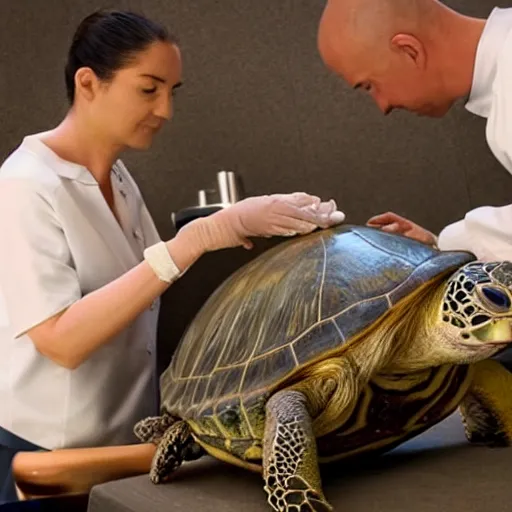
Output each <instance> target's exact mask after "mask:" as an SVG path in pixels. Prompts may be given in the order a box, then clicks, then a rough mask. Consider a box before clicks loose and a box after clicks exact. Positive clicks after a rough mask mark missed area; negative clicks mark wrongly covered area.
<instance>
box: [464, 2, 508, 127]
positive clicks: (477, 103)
mask: <svg viewBox="0 0 512 512" xmlns="http://www.w3.org/2000/svg"><path fill="white" fill-rule="evenodd" d="M511 29H512V9H510V8H509V9H502V8H499V7H495V8H494V9H493V10H492V12H491V14H490V15H489V17H488V18H487V22H486V24H485V27H484V30H483V32H482V35H481V37H480V41H479V43H478V47H477V52H476V59H475V67H474V72H473V82H472V85H471V92H470V94H469V98H468V101H467V103H466V105H465V106H466V109H467V110H469V111H470V112H472V113H473V114H476V115H478V116H482V117H488V116H489V112H490V109H491V101H492V87H493V82H494V78H495V77H496V64H497V61H498V57H499V53H500V50H501V48H502V47H503V43H504V42H505V38H506V36H507V33H508V32H509V31H510V30H511Z"/></svg>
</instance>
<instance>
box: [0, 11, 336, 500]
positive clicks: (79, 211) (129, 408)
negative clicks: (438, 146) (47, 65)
mask: <svg viewBox="0 0 512 512" xmlns="http://www.w3.org/2000/svg"><path fill="white" fill-rule="evenodd" d="M65 78H66V86H67V93H68V96H69V100H70V103H71V108H70V110H69V112H68V114H67V115H66V117H65V119H64V120H63V121H62V123H61V124H59V125H58V126H57V127H56V128H54V129H52V130H50V131H47V132H44V133H39V134H35V135H31V136H28V137H26V138H25V139H24V140H23V142H22V143H21V145H20V146H19V147H18V148H17V149H16V150H15V151H14V152H13V153H12V154H11V155H10V156H9V157H8V158H7V160H6V161H5V162H4V164H3V166H2V168H1V170H0V233H1V237H2V238H1V239H2V243H1V246H0V404H1V406H0V427H1V428H0V464H1V466H0V479H1V480H0V487H2V484H3V490H2V495H1V496H0V502H2V501H9V500H15V499H16V496H15V494H14V488H13V484H12V478H11V477H10V476H9V468H10V462H11V459H12V457H13V455H14V454H15V453H16V451H19V450H38V449H44V450H52V449H56V448H72V447H87V446H107V445H116V444H124V443H130V442H133V441H134V438H133V437H132V428H133V425H134V424H135V422H136V421H137V420H139V419H140V418H142V417H146V416H148V415H151V414H154V413H155V412H156V411H155V395H156V393H155V364H154V351H155V336H156V322H157V314H158V300H159V299H158V298H159V296H160V295H161V294H162V293H163V292H164V291H165V290H166V289H167V288H168V287H169V286H170V285H171V284H172V282H173V281H175V280H176V279H177V278H179V276H180V275H181V274H182V273H183V272H185V270H186V269H187V268H189V267H190V266H191V265H192V264H193V263H194V262H195V261H196V260H197V259H198V258H199V257H200V256H201V255H202V254H204V253H205V252H207V251H214V250H217V249H221V248H227V247H235V246H239V245H243V246H245V247H246V248H250V247H251V242H250V240H249V238H250V237H253V236H265V237H267V236H273V235H292V234H304V233H308V232H310V231H312V230H313V229H315V228H317V227H327V226H329V225H332V224H335V223H338V222H341V221H342V220H343V214H342V213H341V212H336V211H335V205H334V202H332V201H331V202H329V203H321V202H320V200H319V199H318V198H316V197H313V196H310V195H308V194H302V193H299V194H288V195H286V194H283V195H274V196H264V197H253V198H249V199H246V200H243V201H240V202H239V203H236V204H235V205H233V206H231V207H229V208H226V209H224V210H223V211H220V212H218V213H216V214H214V215H212V216H210V217H207V218H204V219H199V220H197V221H194V222H192V223H190V224H188V225H187V226H186V227H185V228H183V229H182V230H180V232H179V233H178V234H177V235H176V236H175V237H174V238H173V239H172V240H169V241H166V242H163V241H161V240H160V238H159V236H158V233H157V231H156V229H155V226H154V224H153V221H152V219H151V217H150V214H149V212H148V210H147V208H146V205H145V204H144V201H143V199H142V197H141V195H140V192H139V190H138V188H137V185H136V184H135V182H134V181H133V179H132V177H131V176H130V174H129V172H128V170H127V169H126V167H125V166H124V165H123V163H122V162H121V161H120V160H119V154H120V152H121V151H122V150H124V149H125V148H135V149H146V148H148V147H149V146H150V144H151V141H152V139H153V137H154V135H155V134H156V133H157V131H158V130H159V128H160V127H161V126H162V124H163V123H164V121H166V120H168V119H170V118H171V115H172V107H173V94H174V91H175V89H176V88H177V87H178V86H179V85H180V83H181V59H180V51H179V48H178V46H177V44H176V41H175V39H174V38H173V37H172V36H170V35H169V34H168V33H167V32H166V31H165V30H164V29H163V28H162V27H161V26H159V25H157V24H156V23H154V22H152V21H150V20H147V19H145V18H143V17H141V16H138V15H136V14H133V13H128V12H103V13H94V14H92V15H91V16H89V17H87V18H86V19H84V20H83V22H82V23H81V24H80V26H79V27H78V30H77V32H76V34H75V36H74V38H73V42H72V45H71V47H70V50H69V55H68V62H67V65H66V70H65ZM176 314H179V312H176Z"/></svg>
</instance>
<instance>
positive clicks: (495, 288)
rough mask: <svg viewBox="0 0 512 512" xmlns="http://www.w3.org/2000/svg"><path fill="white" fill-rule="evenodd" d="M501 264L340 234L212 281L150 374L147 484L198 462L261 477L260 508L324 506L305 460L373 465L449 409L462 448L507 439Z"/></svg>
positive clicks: (304, 242) (145, 423)
mask: <svg viewBox="0 0 512 512" xmlns="http://www.w3.org/2000/svg"><path fill="white" fill-rule="evenodd" d="M511 286H512V264H511V263H508V262H496V263H482V262H478V261H475V257H474V256H473V255H472V254H470V253H467V252H458V251H456V252H440V251H437V250H434V249H433V248H431V247H428V246H426V245H423V244H421V243H418V242H416V241H414V240H411V239H409V238H405V237H402V236H399V235H393V234H388V233H385V232H383V231H380V230H376V229H372V228H368V227H359V226H349V225H342V226H339V227H337V228H335V229H330V230H323V231H317V232H315V233H313V234H311V235H308V236H305V237H298V238H295V239H293V240H290V241H288V242H286V243H283V244H281V245H279V246H277V247H275V248H273V249H272V250H269V251H267V252H265V253H264V254H262V255H260V256H259V257H258V258H256V259H255V260H253V261H252V262H250V263H249V264H247V265H246V266H244V267H243V268H241V269H240V270H239V271H237V272H236V273H234V274H233V275H232V276H231V277H230V278H229V279H227V280H226V281H225V282H224V283H223V285H222V286H220V287H219V289H218V290H217V291H216V292H215V293H214V294H213V295H212V296H211V297H210V299H209V300H208V301H207V302H206V304H205V305H204V306H203V308H202V309H201V311H200V312H199V313H198V315H197V316H196V318H195V319H194V321H193V323H192V324H191V325H190V327H189V329H188V330H187V332H186V333H185V336H184V337H183V339H182V341H181V343H180V346H179V347H178V349H177V351H176V354H175V355H174V358H173V360H172V362H171V364H170V366H169V367H168V369H167V370H166V371H165V372H164V374H163V375H162V377H161V393H162V416H160V417H157V418H148V419H146V420H142V421H141V422H139V423H138V424H137V425H136V428H135V432H136V433H137V435H138V437H139V439H141V440H142V441H146V442H154V443H156V444H158V449H157V452H156V455H155V458H154V461H153V465H152V469H151V474H150V476H151V479H152V481H153V482H155V483H157V482H161V481H163V480H165V479H167V478H168V477H169V475H170V474H171V473H172V471H174V470H175V469H176V468H177V467H178V466H179V465H180V464H181V462H182V461H183V460H193V459H195V458H198V457H200V456H201V455H203V454H204V453H209V454H211V455H213V456H215V457H217V458H219V459H222V460H225V461H228V462H231V463H233V464H237V465H240V466H243V467H246V468H248V469H253V470H256V471H262V472H263V477H264V480H265V490H266V492H267V495H268V502H269V504H270V506H271V507H272V508H273V509H274V510H286V511H292V510H293V511H299V510H300V511H304V510H315V511H324V510H330V509H331V507H330V505H329V504H328V502H327V501H326V499H325V497H324V495H323V492H322V486H321V481H320V475H319V468H318V464H319V462H328V461H332V460H337V459H342V458H344V457H348V456H353V455H356V454H360V453H365V452H370V451H372V452H376V453H381V452H384V451H386V450H390V449H392V448H394V447H395V446H397V445H398V444H400V443H403V442H404V441H406V440H408V439H410V438H411V437H413V436H416V435H418V434H420V433H421V432H423V431H425V430H426V429H428V428H430V427H431V426H432V425H434V424H435V423H438V422H439V421H441V420H443V419H444V418H446V417H447V416H448V415H449V414H451V413H452V412H453V411H454V410H456V408H457V407H459V406H460V410H461V412H462V414H463V418H464V422H465V425H466V431H467V436H468V439H469V440H470V441H473V442H484V443H486V444H497V445H507V444H508V443H509V442H510V440H511V439H512V394H511V392H510V391H508V390H510V389H512V377H511V375H510V374H509V373H508V372H507V371H506V370H505V369H504V368H503V367H502V366H501V365H500V363H498V362H497V361H493V360H490V359H489V358H490V357H491V356H493V355H494V354H496V353H497V352H498V351H500V350H502V349H503V348H504V347H505V346H506V345H507V344H509V343H510V341H511V340H512V329H511V322H512V311H511V295H510V288H511Z"/></svg>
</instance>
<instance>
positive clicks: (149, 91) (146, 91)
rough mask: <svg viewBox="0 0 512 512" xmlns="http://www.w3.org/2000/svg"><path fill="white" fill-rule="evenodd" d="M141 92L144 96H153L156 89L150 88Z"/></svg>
mask: <svg viewBox="0 0 512 512" xmlns="http://www.w3.org/2000/svg"><path fill="white" fill-rule="evenodd" d="M142 92H143V93H144V94H153V93H154V92H156V87H151V89H142Z"/></svg>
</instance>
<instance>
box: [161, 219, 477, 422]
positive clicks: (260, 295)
mask: <svg viewBox="0 0 512 512" xmlns="http://www.w3.org/2000/svg"><path fill="white" fill-rule="evenodd" d="M474 259H475V257H474V256H473V255H472V254H470V253H467V252H462V251H460V252H459V251H455V252H440V251H437V250H435V249H433V248H431V247H429V246H427V245H424V244H421V243H419V242H416V241H414V240H412V239H409V238H406V237H403V236H400V235H395V234H389V233H386V232H383V231H381V230H378V229H374V228H370V227H363V226H351V225H347V224H344V225H341V226H338V227H336V228H333V229H329V230H320V231H316V232H315V233H312V234H311V235H308V236H301V237H297V238H294V239H292V240H290V241H287V242H284V243H282V244H279V245H278V246H276V247H274V248H272V249H270V250H268V251H267V252H265V253H263V254H261V255H260V256H259V257H257V258H255V259H254V260H252V261H251V262H249V263H248V264H246V265H245V266H243V267H242V268H240V269H239V270H238V271H236V272H235V273H234V274H232V275H231V276H230V277H229V278H228V279H227V280H226V281H225V282H224V283H223V284H222V285H221V286H220V287H219V288H218V289H217V290H216V291H215V292H214V293H213V294H212V295H211V297H210V298H209V299H208V300H207V302H206V303H205V304H204V306H203V307H202V309H201V310H200V311H199V313H198V314H197V316H196V317H195V319H194V320H193V322H192V323H191V325H190V326H189V328H188V329H187V331H186V333H185V335H184V337H183V338H182V340H181V341H180V344H179V346H178V348H177V350H176V353H175V355H174V357H173V360H172V361H171V364H170V365H169V367H168V368H167V370H166V371H165V372H164V373H163V374H162V377H161V390H162V405H163V407H164V409H165V410H166V411H167V412H168V413H171V414H173V415H176V416H179V417H182V418H184V419H187V418H189V419H192V418H199V417H201V416H203V415H205V414H208V415H211V414H215V411H217V412H219V411H220V410H221V409H225V408H226V407H229V405H228V404H232V403H233V401H234V400H235V401H237V400H247V398H248V397H250V396H251V397H257V396H261V395H263V394H264V393H265V391H266V390H268V389H270V388H272V387H273V386H275V385H276V384H277V383H279V382H280V381H282V380H284V379H287V378H289V377H291V376H292V375H293V373H294V372H296V371H297V370H298V369H301V368H302V367H303V366H304V365H307V364H308V363H310V362H313V361H315V360H318V359H320V358H322V356H324V355H325V354H326V353H331V352H332V351H333V350H341V349H342V348H343V349H346V348H348V344H349V343H350V341H351V339H352V338H353V337H354V336H355V335H356V334H357V333H359V332H360V331H361V330H362V329H365V328H366V327H368V326H369V325H370V324H372V323H373V322H375V321H376V320H378V319H379V318H381V317H382V316H383V315H384V314H385V313H386V312H387V311H388V310H389V309H390V308H392V307H393V306H394V305H395V304H396V303H397V302H398V301H400V300H401V299H402V298H404V297H405V296H407V295H408V294H410V293H411V292H412V291H414V290H415V289H416V288H417V287H418V286H420V285H422V284H423V283H426V282H428V281H429V280H431V279H432V278H433V277H435V276H436V275H438V274H439V273H440V272H445V271H450V270H453V271H455V270H456V269H457V268H459V267H460V266H462V265H463V264H465V263H467V262H469V261H472V260H474ZM223 404H224V405H223Z"/></svg>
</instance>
